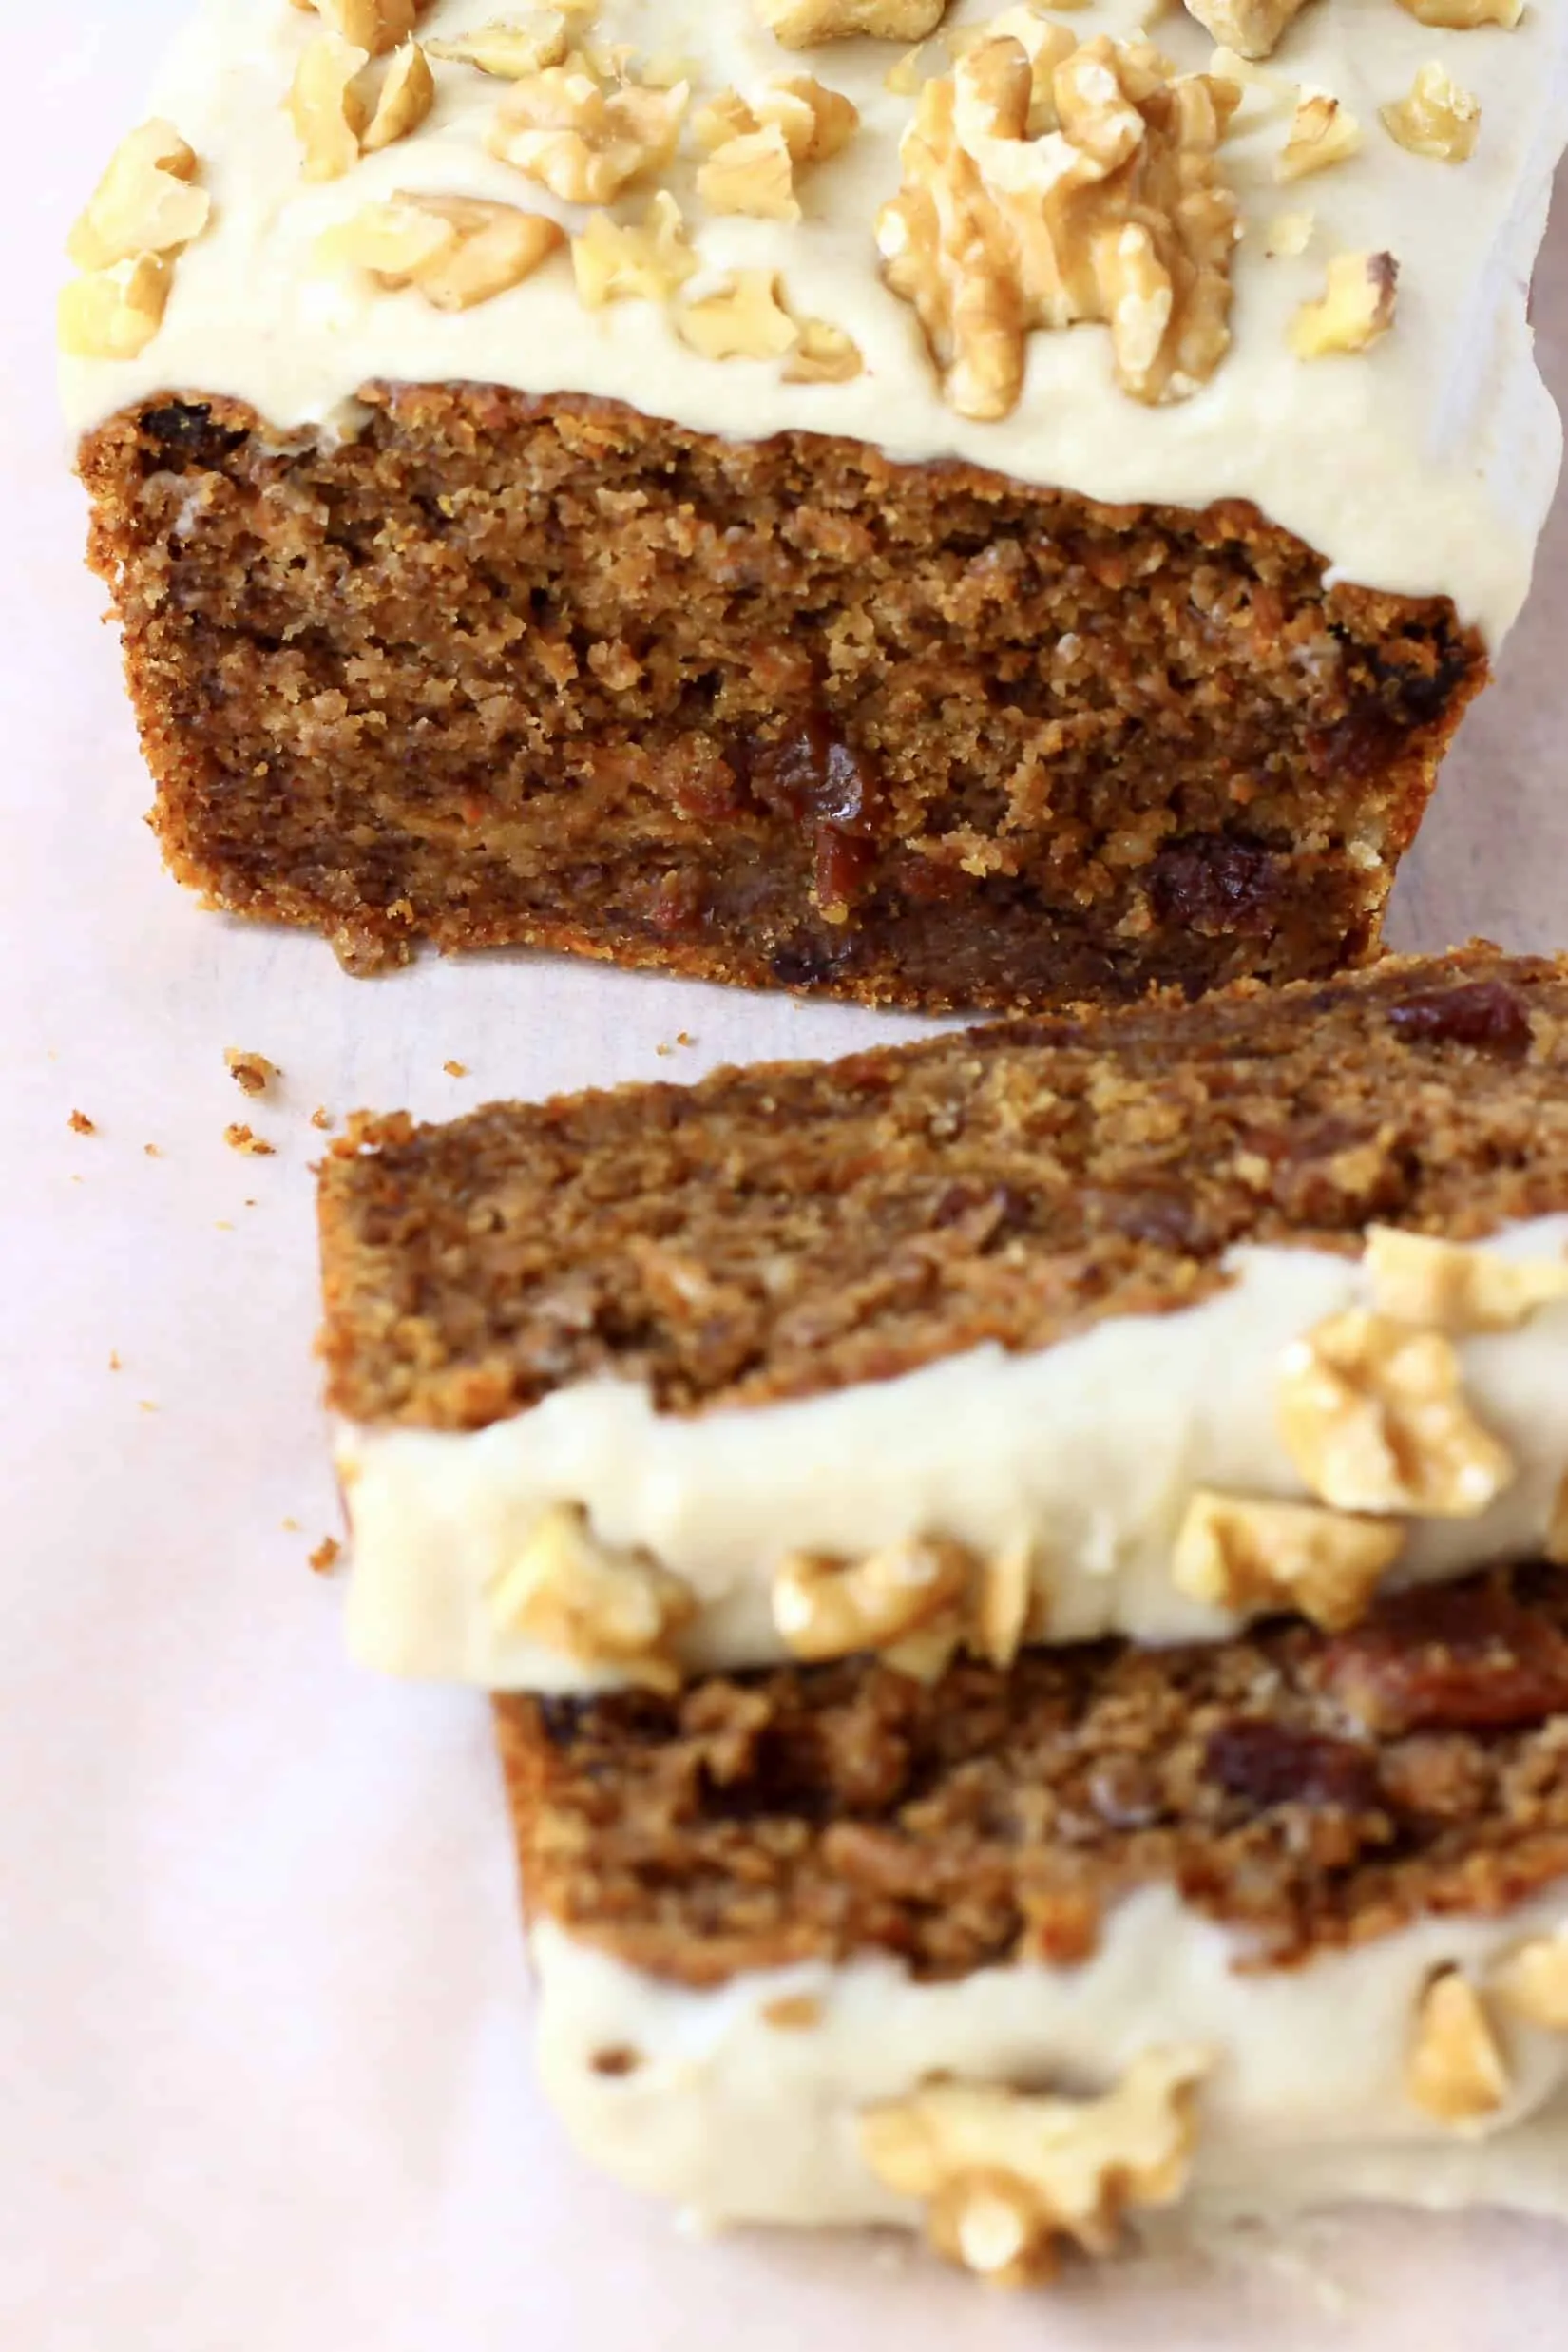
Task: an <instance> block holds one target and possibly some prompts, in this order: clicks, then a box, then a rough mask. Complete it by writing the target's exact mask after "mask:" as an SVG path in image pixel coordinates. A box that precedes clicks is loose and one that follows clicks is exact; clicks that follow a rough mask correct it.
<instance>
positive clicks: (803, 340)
mask: <svg viewBox="0 0 1568 2352" xmlns="http://www.w3.org/2000/svg"><path fill="white" fill-rule="evenodd" d="M799 323H800V340H799V342H798V343H796V345H795V346H794V350H793V351H792V352H791V354H790V355H789V357H788V359H786V361H785V362H784V381H785V383H786V384H848V383H850V382H851V380H852V379H853V378H854V377H855V376H857V375H859V374H860V373H862V371H863V370H864V368H865V365H866V362H865V361H864V359H862V357H861V355H860V346H859V344H858V343H857V342H856V341H855V339H854V337H853V335H849V334H847V333H846V332H845V330H844V329H843V328H842V327H835V326H832V325H831V324H830V322H829V321H828V320H827V319H826V318H803V319H801V321H800V322H799Z"/></svg>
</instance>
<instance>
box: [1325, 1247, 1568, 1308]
mask: <svg viewBox="0 0 1568 2352" xmlns="http://www.w3.org/2000/svg"><path fill="white" fill-rule="evenodd" d="M1364 1262H1365V1264H1366V1268H1367V1275H1368V1277H1369V1279H1370V1282H1371V1286H1372V1304H1373V1306H1374V1307H1375V1308H1376V1309H1377V1311H1378V1313H1379V1314H1383V1315H1391V1316H1393V1317H1394V1319H1395V1320H1396V1321H1397V1322H1400V1323H1420V1324H1425V1325H1426V1326H1428V1327H1430V1328H1433V1329H1437V1330H1440V1331H1452V1332H1466V1331H1513V1330H1517V1329H1518V1328H1519V1326H1520V1324H1521V1323H1524V1322H1527V1321H1528V1319H1529V1317H1530V1316H1531V1315H1533V1314H1534V1313H1535V1311H1536V1310H1537V1309H1538V1308H1539V1307H1547V1306H1550V1305H1551V1304H1552V1303H1553V1302H1554V1301H1556V1300H1558V1299H1564V1298H1568V1258H1508V1257H1499V1256H1497V1255H1496V1254H1495V1253H1494V1252H1491V1251H1488V1250H1469V1249H1465V1248H1464V1247H1463V1244H1461V1243H1459V1242H1456V1241H1443V1240H1439V1239H1438V1238H1437V1237H1436V1236H1434V1235H1432V1234H1430V1233H1403V1232H1401V1231H1400V1230H1399V1228H1398V1227H1396V1226H1392V1225H1374V1226H1372V1227H1371V1228H1370V1229H1369V1230H1368V1232H1367V1253H1366V1258H1365V1261H1364Z"/></svg>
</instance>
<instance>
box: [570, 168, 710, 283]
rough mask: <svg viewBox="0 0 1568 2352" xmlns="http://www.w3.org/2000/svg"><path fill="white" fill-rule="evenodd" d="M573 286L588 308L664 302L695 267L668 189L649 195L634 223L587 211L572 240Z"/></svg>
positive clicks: (684, 230) (674, 202)
mask: <svg viewBox="0 0 1568 2352" xmlns="http://www.w3.org/2000/svg"><path fill="white" fill-rule="evenodd" d="M572 268H573V270H574V272H575V273H576V277H577V291H578V294H579V296H581V298H582V300H583V302H585V303H586V304H587V306H588V308H589V309H590V310H598V309H600V308H601V307H602V305H603V304H604V303H606V302H619V301H624V300H627V299H631V300H635V301H642V302H664V301H667V300H668V299H669V297H670V296H671V295H673V294H674V293H675V292H676V291H677V289H678V288H679V287H680V286H683V285H684V284H685V282H686V280H687V278H688V277H691V275H692V273H693V271H694V270H695V269H696V268H697V256H696V254H695V253H694V252H693V251H692V248H691V245H690V243H689V242H688V240H687V237H686V227H685V223H684V221H683V220H681V217H680V207H679V204H678V203H677V202H676V201H675V198H674V197H673V196H672V195H671V194H670V192H669V190H668V189H667V188H660V191H659V193H658V194H657V196H654V197H653V198H651V199H650V201H649V203H648V207H647V210H646V211H645V212H644V214H643V216H642V219H641V223H640V224H639V225H637V226H636V227H633V226H632V225H631V224H630V223H629V222H623V221H620V220H612V218H611V216H610V215H609V214H608V213H607V212H596V213H593V214H590V216H589V218H588V221H587V225H586V226H585V227H584V229H583V234H582V236H581V237H574V238H573V239H572Z"/></svg>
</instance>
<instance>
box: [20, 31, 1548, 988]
mask: <svg viewBox="0 0 1568 2352" xmlns="http://www.w3.org/2000/svg"><path fill="white" fill-rule="evenodd" d="M1148 16H1149V10H1148V7H1147V5H1146V0H1092V5H1090V6H1088V7H1086V8H1080V9H1078V10H1076V11H1075V12H1074V13H1073V15H1072V17H1071V19H1070V22H1062V21H1059V20H1058V19H1055V18H1052V17H1050V16H1049V15H1047V14H1046V13H1044V12H1043V11H1042V10H1037V9H1033V8H1030V7H1027V6H1008V7H1005V8H1002V7H999V6H998V5H997V0H956V4H955V5H953V6H950V7H947V8H944V6H943V4H942V0H864V4H863V5H861V4H859V0H857V4H856V5H853V6H846V5H844V0H727V4H726V5H725V6H723V7H711V8H707V9H695V10H694V9H690V8H685V7H678V6H675V5H673V4H672V0H643V4H641V5H634V0H600V4H599V5H597V6H592V5H590V6H579V5H574V6H573V7H572V8H571V9H570V10H554V11H551V10H526V11H521V12H518V13H516V14H515V15H514V16H513V17H512V18H511V19H510V20H507V19H502V20H501V21H499V22H497V21H496V18H495V9H494V0H431V5H428V6H423V7H417V8H416V6H415V0H319V6H318V7H315V8H313V7H312V6H311V5H309V0H303V4H302V5H296V6H291V5H289V0H207V5H206V6H205V8H204V10H202V12H201V14H200V15H199V17H198V19H197V21H196V23H195V25H194V27H193V29H192V30H191V32H190V33H189V35H188V36H187V38H186V39H185V41H184V42H183V44H182V47H181V48H180V49H179V51H178V53H177V54H176V56H175V58H174V59H173V61H172V63H171V65H170V67H169V70H168V72H167V74H166V75H165V77H164V79H163V83H162V85H161V86H160V89H159V92H158V95H157V100H156V105H157V109H158V111H157V115H156V117H155V119H154V121H153V122H152V123H151V124H147V125H145V126H144V127H143V129H142V130H141V131H140V132H138V133H137V134H136V135H135V137H134V138H132V139H131V140H130V141H128V142H127V143H126V145H125V146H124V148H123V149H122V150H121V151H120V153H119V155H118V156H117V158H116V160H115V163H114V165H113V168H112V169H111V171H110V173H109V175H108V177H107V178H106V180H105V182H104V185H103V186H102V187H101V189H100V190H99V192H98V195H97V196H96V197H95V198H94V200H93V201H92V203H91V205H90V206H89V208H88V211H87V213H86V216H85V218H84V220H82V222H81V223H80V224H79V226H78V229H77V231H76V234H75V236H74V237H73V239H72V246H71V251H72V257H73V259H74V261H75V263H76V265H77V270H78V275H77V277H75V278H74V279H73V281H72V283H71V285H70V286H69V288H68V289H67V294H66V297H65V302H64V305H63V313H62V318H63V332H64V338H65V343H66V347H67V354H68V355H67V363H66V386H67V405H68V411H69V416H70V420H71V423H72V426H73V428H74V430H75V431H76V432H77V434H78V435H79V437H80V448H81V464H82V469H83V472H84V475H85V478H86V482H87V485H88V488H89V489H90V492H91V495H92V500H93V507H94V520H93V540H92V549H93V561H94V563H95V564H96V565H97V566H98V568H99V569H100V571H101V572H102V573H103V574H104V575H105V578H106V579H107V581H108V582H109V583H110V584H111V587H112V590H113V595H114V601H115V604H116V607H117V610H118V614H119V618H120V621H121V624H122V627H123V631H124V645H125V656H126V661H127V668H128V676H129V682H130V688H131V692H132V695H133V697H134V699H135V702H136V706H137V710H138V714H139V717H140V719H141V724H142V730H143V740H144V743H145V747H146V752H147V756H148V759H149V761H150V764H151V766H152V768H153V771H154V773H155V775H156V779H157V786H158V803H157V811H156V822H157V825H158V829H159V832H160V834H161V837H162V840H163V848H164V851H165V854H166V856H167V859H168V862H169V864H170V865H171V867H172V868H173V870H174V871H175V872H176V873H177V874H178V875H180V876H181V877H182V879H183V880H185V881H186V882H188V883H191V884H193V885H194V886H195V887H196V888H197V889H200V890H201V891H202V892H203V893H204V894H205V896H206V897H207V899H208V900H209V901H210V902H211V903H212V904H214V905H217V906H220V907H224V908H230V909H232V910H234V911H236V912H239V913H243V914H250V915H258V916H266V917H272V918H277V919H282V920H284V921H288V922H292V923H297V924H306V925H313V926H316V927H320V928H321V929H323V930H324V931H326V932H327V933H328V934H329V935H330V936H331V937H332V938H333V939H334V941H335V943H336V945H337V947H338V948H339V950H340V952H341V953H342V954H343V955H344V957H345V960H346V961H348V962H349V963H350V964H351V966H354V967H355V968H360V967H373V966H375V965H376V964H377V963H381V962H385V961H386V960H388V959H389V958H395V957H397V956H400V955H402V954H405V953H406V952H407V951H408V948H409V945H410V943H411V942H412V941H414V940H416V939H418V938H421V937H425V938H430V939H432V940H435V941H437V942H439V943H440V944H441V945H442V946H444V947H462V946H467V945H484V944H487V943H497V942H527V943H532V944H534V945H537V946H543V947H564V948H570V949H575V950H578V951H581V952H583V953H587V954H592V955H601V956H612V957H616V958H618V959H620V960H621V961H624V962H628V963H641V964H647V965H658V966H664V967H666V968H669V969H672V970H676V971H681V972H686V973H691V974H698V975H705V976H708V977H712V978H718V979H728V980H735V981H741V982H746V983H750V984H768V983H774V984H782V985H788V986H794V987H805V988H818V989H823V990H828V991H832V992H835V993H838V994H841V995H847V996H852V997H858V998H863V999H866V1000H869V1001H876V1002H885V1003H900V1004H924V1005H927V1006H933V1007H934V1006H944V1005H954V1006H965V1005H973V1006H990V1007H996V1008H1000V1009H1004V1010H1005V1009H1017V1008H1041V1007H1049V1006H1051V1005H1053V1004H1061V1003H1063V1002H1067V1001H1071V1000H1081V999H1089V998H1099V999H1102V998H1116V997H1122V996H1130V995H1137V994H1140V993H1141V992H1142V991H1143V990H1144V988H1145V987H1146V986H1147V985H1149V984H1150V983H1151V982H1159V983H1176V984H1179V985H1182V986H1183V987H1184V988H1186V989H1187V990H1189V991H1195V990H1197V989H1200V988H1202V987H1205V986H1207V985H1212V984H1215V983H1218V982H1222V981H1225V980H1227V979H1229V978H1233V977H1235V976H1238V975H1243V974H1252V975H1257V976H1262V977H1266V978H1271V979H1275V980H1278V979H1286V978H1290V977H1291V976H1307V975H1321V974H1326V973H1328V972H1329V971H1330V970H1332V969H1333V968H1334V967H1336V966H1339V965H1341V964H1343V963H1346V962H1353V961H1355V960H1357V959H1360V958H1362V957H1364V956H1365V955H1367V953H1368V952H1369V951H1370V950H1371V949H1372V947H1374V945H1375V942H1376V938H1377V932H1378V925H1379V919H1380V914H1381V910H1382V908H1383V906H1384V902H1385V900H1386V895H1387V892H1388V889H1389V887H1390V883H1391V880H1392V877H1393V873H1394V870H1395V866H1396V864H1397V862H1398V859H1399V857H1400V855H1401V853H1402V851H1404V849H1405V846H1406V845H1407V843H1408V842H1409V840H1410V838H1411V836H1412V834H1413V832H1414V831H1415V829H1416V826H1417V824H1418V822H1419V820H1420V817H1421V814H1422V811H1423V808H1424V806H1425V801H1426V798H1427V795H1428V794H1429V792H1430V789H1431V786H1432V781H1433V777H1434V774H1435V772H1436V768H1437V765H1438V762H1439V759H1440V757H1441V755H1442V753H1443V751H1444V746H1445V745H1446V743H1447V742H1448V740H1449V739H1450V737H1451V736H1452V734H1453V731H1454V728H1455V726H1456V725H1457V723H1458V721H1459V718H1460V716H1461V714H1462V712H1463V708H1464V706H1465V704H1466V702H1467V701H1468V700H1469V699H1470V698H1471V697H1472V696H1473V695H1474V694H1475V692H1476V691H1477V689H1478V688H1479V687H1480V685H1481V684H1482V681H1483V679H1485V677H1486V675H1487V671H1488V666H1489V664H1490V662H1491V661H1492V660H1493V658H1494V657H1495V655H1496V652H1497V649H1498V647H1499V645H1500V644H1501V641H1502V639H1503V637H1504V635H1505V633H1506V631H1507V628H1508V626H1509V623H1510V622H1511V621H1512V620H1513V618H1514V615H1515V613H1516V612H1517V610H1518V608H1519V605H1520V600H1521V598H1522V596H1523V594H1524V591H1525V588H1526V584H1527V582H1528V577H1529V571H1530V564H1531V559H1532V553H1533V549H1534V545H1535V542H1536V539H1537V536H1538V533H1539V527H1540V525H1541V521H1542V517H1543V515H1544V512H1545V509H1546V506H1547V503H1548V501H1549V498H1550V495H1551V491H1552V486H1553V482H1554V478H1555V473H1556V467H1557V458H1558V428H1557V421H1556V417H1555V415H1554V413H1553V411H1552V409H1551V405H1550V402H1549V401H1548V400H1547V398H1546V396H1545V393H1544V392H1543V390H1542V388H1541V385H1540V383H1539V378H1538V376H1537V373H1536V371H1535V368H1534V364H1533V361H1532V358H1531V354H1530V338H1529V330H1528V327H1527V325H1526V323H1525V312H1524V289H1525V284H1526V280H1527V278H1528V276H1529V271H1530V266H1531V262H1532V259H1533V256H1534V253H1535V250H1536V247H1537V245H1538V243H1539V235H1540V230H1541V224H1542V220H1543V218H1544V208H1545V200H1546V191H1547V187H1548V183H1549V179H1550V173H1551V167H1552V164H1553V162H1554V160H1555V157H1556V155H1557V153H1558V149H1559V147H1560V145H1561V143H1562V140H1563V136H1564V121H1565V105H1564V60H1565V55H1568V19H1565V17H1564V15H1563V11H1562V10H1561V9H1560V8H1558V7H1557V6H1556V5H1549V6H1541V5H1538V6H1535V7H1531V8H1528V9H1526V10H1523V11H1522V13H1521V12H1520V8H1519V5H1518V0H1475V4H1474V5H1471V0H1463V4H1462V0H1422V5H1421V6H1419V7H1417V6H1416V5H1414V0H1410V5H1405V6H1402V5H1401V0H1313V4H1312V5H1310V6H1308V7H1306V8H1303V9H1299V10H1292V9H1291V7H1289V6H1287V5H1282V4H1281V0H1246V4H1245V5H1243V4H1242V0H1227V4H1226V5H1223V6H1221V5H1220V0H1193V6H1192V12H1191V13H1190V14H1184V13H1182V12H1181V11H1180V10H1176V11H1174V12H1172V11H1166V12H1164V13H1162V14H1161V15H1160V17H1159V20H1158V23H1157V27H1156V33H1157V39H1158V42H1159V44H1160V48H1159V50H1156V49H1155V48H1153V47H1152V46H1151V45H1150V42H1149V40H1148V38H1147V37H1146V35H1145V30H1144V28H1145V22H1146V19H1147V18H1148ZM1199 20H1201V21H1199ZM853 28H861V29H862V30H861V32H860V33H859V35H858V36H857V37H854V38H849V39H842V38H832V37H830V36H832V35H833V34H835V33H839V32H843V31H844V30H845V29H853ZM921 34H928V35H929V36H930V38H929V39H928V40H927V41H925V42H924V44H923V46H921V47H920V48H918V49H916V50H915V51H914V52H913V53H911V52H910V51H909V49H908V42H909V40H910V39H911V38H916V37H918V36H919V35H921ZM1215 34H1217V35H1219V36H1222V37H1223V38H1224V39H1226V40H1228V41H1231V42H1233V43H1235V44H1237V45H1239V47H1240V48H1245V49H1246V50H1247V52H1248V54H1247V55H1246V56H1243V55H1241V54H1239V53H1238V49H1237V48H1216V44H1215V39H1214V35H1215ZM879 36H880V37H879ZM1276 41H1277V46H1275V47H1273V48H1272V54H1271V53H1269V52H1270V50H1271V45H1272V44H1273V43H1275V42H1276Z"/></svg>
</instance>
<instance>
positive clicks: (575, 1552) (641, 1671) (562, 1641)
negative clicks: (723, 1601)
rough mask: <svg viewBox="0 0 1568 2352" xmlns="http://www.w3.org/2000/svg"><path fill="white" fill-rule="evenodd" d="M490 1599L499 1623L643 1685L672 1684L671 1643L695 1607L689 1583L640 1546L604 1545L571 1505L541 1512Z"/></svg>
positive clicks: (675, 1672)
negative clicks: (618, 1547) (630, 1548)
mask: <svg viewBox="0 0 1568 2352" xmlns="http://www.w3.org/2000/svg"><path fill="white" fill-rule="evenodd" d="M489 1600H490V1611H491V1615H492V1616H494V1618H495V1620H496V1622H497V1624H499V1625H501V1626H504V1627H505V1628H506V1629H507V1631H509V1632H512V1633H518V1634H522V1635H526V1638H527V1639H528V1640H530V1641H537V1642H538V1643H540V1644H541V1646H542V1647H543V1648H545V1649H546V1650H555V1651H559V1652H560V1653H561V1654H562V1655H563V1656H565V1657H569V1658H575V1659H576V1660H577V1661H578V1663H579V1664H580V1665H583V1666H610V1667H618V1668H619V1669H620V1670H621V1673H624V1674H625V1676H626V1678H627V1679H628V1681H631V1682H639V1683H642V1684H644V1685H646V1686H647V1688H649V1689H650V1690H656V1691H673V1690H677V1689H679V1683H680V1675H679V1669H678V1668H677V1666H676V1665H675V1663H674V1660H673V1659H672V1657H671V1654H670V1649H671V1644H672V1643H673V1641H674V1638H675V1636H676V1635H677V1634H679V1632H680V1630H681V1628H682V1626H684V1625H687V1624H689V1623H690V1621H691V1619H692V1618H693V1617H694V1616H696V1614H697V1600H696V1597H695V1596H694V1594H693V1593H692V1590H691V1587H690V1586H689V1585H687V1584H686V1583H684V1582H683V1581H682V1579H681V1578H679V1577H676V1576H672V1575H671V1574H670V1572H669V1570H668V1569H666V1568H661V1567H660V1565H659V1563H658V1562H657V1561H656V1560H654V1559H652V1558H649V1557H648V1555H647V1554H646V1553H642V1552H619V1551H612V1550H611V1549H610V1547H609V1546H608V1545H607V1544H603V1543H601V1542H600V1541H599V1540H598V1539H597V1538H596V1537H595V1536H594V1534H593V1533H592V1531H591V1529H590V1528H589V1525H588V1518H587V1513H586V1512H585V1511H583V1509H582V1508H581V1506H580V1505H579V1504H577V1503H572V1502H562V1503H556V1504H555V1505H554V1506H553V1507H552V1508H551V1509H550V1510H548V1511H546V1512H545V1516H544V1518H543V1519H542V1520H540V1522H539V1524H538V1526H537V1527H536V1528H535V1529H534V1531H533V1533H532V1535H531V1536H530V1537H529V1538H528V1540H527V1542H526V1544H525V1545H524V1547H523V1549H522V1551H521V1552H520V1554H519V1555H518V1557H517V1558H516V1559H515V1560H514V1561H513V1562H512V1564H511V1565H510V1566H509V1567H508V1568H507V1569H506V1570H505V1571H504V1572H503V1573H502V1575H501V1576H500V1577H498V1578H496V1580H495V1582H494V1584H493V1585H492V1586H491V1588H490V1596H489Z"/></svg>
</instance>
